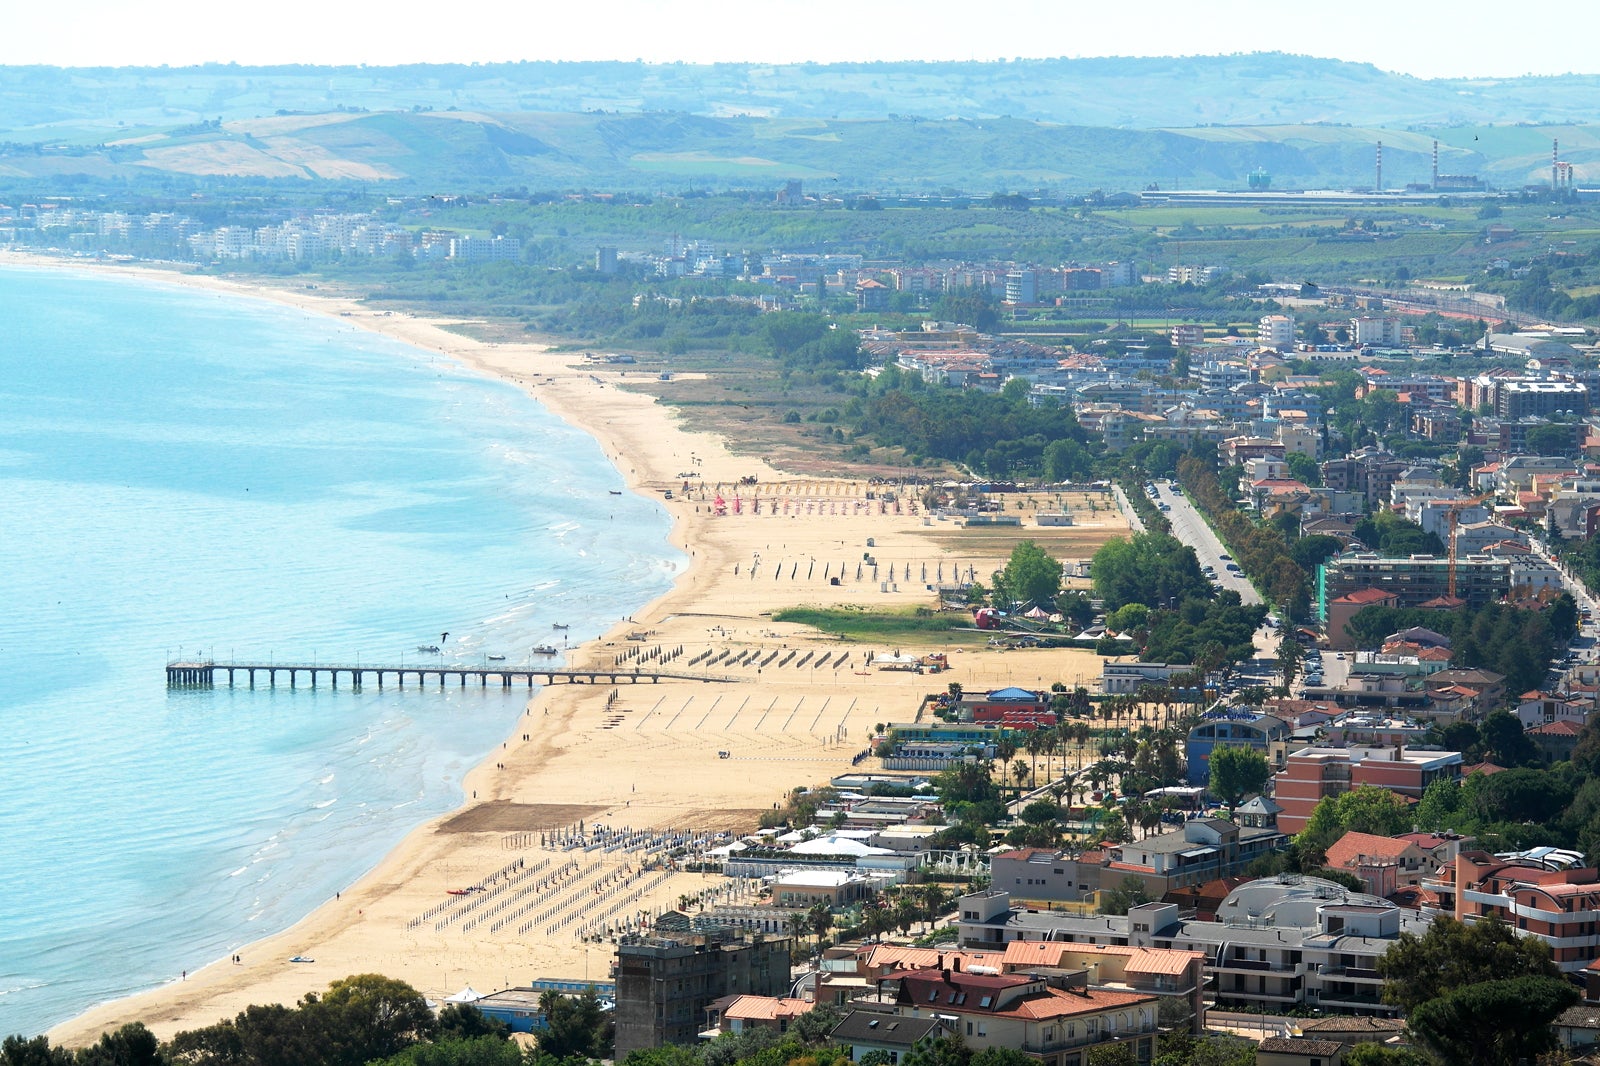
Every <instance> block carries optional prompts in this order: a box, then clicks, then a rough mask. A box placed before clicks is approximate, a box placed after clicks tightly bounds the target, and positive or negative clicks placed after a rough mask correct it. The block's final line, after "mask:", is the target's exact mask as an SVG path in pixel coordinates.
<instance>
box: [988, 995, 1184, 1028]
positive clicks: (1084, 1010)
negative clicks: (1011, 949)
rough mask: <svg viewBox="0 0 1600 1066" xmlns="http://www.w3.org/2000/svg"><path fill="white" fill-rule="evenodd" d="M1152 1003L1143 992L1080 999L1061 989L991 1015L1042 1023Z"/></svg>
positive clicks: (1029, 998)
mask: <svg viewBox="0 0 1600 1066" xmlns="http://www.w3.org/2000/svg"><path fill="white" fill-rule="evenodd" d="M1155 1001H1156V997H1155V996H1151V995H1146V994H1144V993H1142V992H1107V991H1105V990H1104V989H1098V988H1091V989H1089V994H1088V995H1081V994H1079V993H1077V992H1068V991H1066V990H1065V989H1061V988H1047V989H1045V994H1044V995H1039V996H1029V997H1028V998H1027V999H1025V1000H1023V1001H1022V1002H1020V1003H1017V1004H1015V1005H1014V1006H1012V1007H1010V1008H1009V1009H1007V1010H999V1011H994V1012H992V1013H993V1014H994V1015H995V1016H996V1017H999V1018H1024V1019H1028V1020H1031V1021H1044V1020H1045V1019H1048V1018H1070V1017H1072V1016H1074V1015H1078V1014H1098V1013H1100V1012H1101V1011H1106V1010H1114V1009H1116V1008H1117V1007H1133V1006H1138V1005H1139V1004H1143V1003H1150V1004H1153V1003H1155Z"/></svg>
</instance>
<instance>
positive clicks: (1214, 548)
mask: <svg viewBox="0 0 1600 1066" xmlns="http://www.w3.org/2000/svg"><path fill="white" fill-rule="evenodd" d="M1155 486H1156V505H1157V506H1158V507H1159V506H1164V507H1165V508H1166V511H1165V514H1166V516H1167V521H1169V522H1171V523H1172V535H1173V536H1174V537H1177V538H1178V539H1179V540H1181V541H1182V542H1183V543H1185V544H1187V545H1188V546H1189V547H1191V548H1193V549H1194V553H1195V555H1197V556H1199V557H1200V565H1201V566H1210V567H1212V568H1213V569H1215V570H1216V572H1217V584H1218V585H1220V586H1221V587H1222V588H1225V589H1232V590H1233V591H1235V592H1237V593H1238V594H1239V598H1240V599H1241V600H1243V601H1244V602H1245V603H1247V604H1253V603H1260V602H1262V600H1261V594H1260V593H1259V592H1257V591H1256V590H1255V586H1254V585H1252V584H1250V582H1249V581H1247V580H1245V576H1244V574H1242V573H1233V572H1231V571H1229V570H1228V563H1229V561H1230V560H1228V559H1224V558H1223V556H1224V555H1225V554H1227V551H1228V549H1227V548H1224V547H1223V546H1222V542H1221V541H1220V540H1218V539H1217V535H1216V534H1215V533H1213V532H1212V531H1211V527H1210V526H1209V525H1207V524H1206V520H1205V518H1204V517H1203V516H1202V515H1201V514H1200V512H1199V511H1198V510H1196V509H1195V506H1194V505H1193V504H1192V503H1190V502H1189V497H1187V496H1185V495H1183V494H1182V492H1181V490H1180V491H1177V492H1174V491H1173V489H1174V488H1175V486H1174V485H1173V483H1172V482H1170V481H1157V482H1156V483H1155Z"/></svg>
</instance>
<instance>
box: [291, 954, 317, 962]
mask: <svg viewBox="0 0 1600 1066" xmlns="http://www.w3.org/2000/svg"><path fill="white" fill-rule="evenodd" d="M289 961H290V962H316V961H317V960H316V959H313V958H312V957H311V956H309V955H293V956H290V958H289Z"/></svg>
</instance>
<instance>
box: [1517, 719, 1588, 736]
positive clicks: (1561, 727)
mask: <svg viewBox="0 0 1600 1066" xmlns="http://www.w3.org/2000/svg"><path fill="white" fill-rule="evenodd" d="M1528 732H1530V733H1538V734H1539V735H1541V736H1547V737H1575V736H1577V735H1578V734H1579V733H1582V732H1583V726H1581V725H1579V724H1578V723H1577V722H1574V721H1573V720H1572V719H1570V718H1563V719H1561V720H1559V721H1555V722H1546V723H1545V724H1544V725H1540V726H1534V727H1533V728H1532V729H1530V730H1528Z"/></svg>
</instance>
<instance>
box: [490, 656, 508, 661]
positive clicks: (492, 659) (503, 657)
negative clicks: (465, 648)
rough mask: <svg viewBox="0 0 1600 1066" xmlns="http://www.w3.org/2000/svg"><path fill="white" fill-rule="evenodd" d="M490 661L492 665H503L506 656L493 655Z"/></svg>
mask: <svg viewBox="0 0 1600 1066" xmlns="http://www.w3.org/2000/svg"><path fill="white" fill-rule="evenodd" d="M489 661H490V662H492V663H503V662H505V661H506V657H505V656H504V655H491V656H489Z"/></svg>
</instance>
